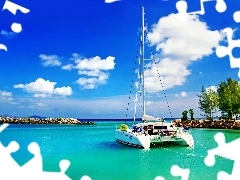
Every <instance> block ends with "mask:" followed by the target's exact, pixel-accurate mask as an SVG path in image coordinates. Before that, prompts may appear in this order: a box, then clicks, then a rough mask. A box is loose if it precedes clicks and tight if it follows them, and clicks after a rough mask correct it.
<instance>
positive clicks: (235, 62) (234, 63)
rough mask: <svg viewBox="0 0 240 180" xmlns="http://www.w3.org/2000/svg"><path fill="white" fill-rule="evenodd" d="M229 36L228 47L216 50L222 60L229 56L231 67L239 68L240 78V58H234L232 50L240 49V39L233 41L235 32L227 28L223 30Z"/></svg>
mask: <svg viewBox="0 0 240 180" xmlns="http://www.w3.org/2000/svg"><path fill="white" fill-rule="evenodd" d="M223 32H224V33H226V35H227V41H228V46H218V47H217V48H216V55H217V56H218V57H220V58H222V57H225V56H227V55H228V56H229V61H230V67H231V68H239V71H238V77H239V78H240V58H235V57H233V54H232V50H233V48H235V47H240V39H237V40H233V39H232V37H233V30H232V28H229V27H228V28H225V29H224V30H223Z"/></svg>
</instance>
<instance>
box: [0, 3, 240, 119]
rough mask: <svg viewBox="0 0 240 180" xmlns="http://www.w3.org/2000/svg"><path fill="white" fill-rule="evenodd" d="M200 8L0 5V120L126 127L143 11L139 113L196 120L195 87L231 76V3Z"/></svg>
mask: <svg viewBox="0 0 240 180" xmlns="http://www.w3.org/2000/svg"><path fill="white" fill-rule="evenodd" d="M221 2H225V5H226V6H225V8H224V4H221ZM201 3H202V2H201V1H200V0H195V1H194V2H193V1H190V0H188V1H181V2H180V3H179V1H177V0H138V1H136V0H121V1H111V0H108V1H106V2H105V1H104V0H68V1H58V2H57V3H56V1H51V0H48V1H46V0H41V1H36V0H35V1H27V0H12V1H5V0H0V7H2V11H1V14H0V18H1V21H0V65H1V68H0V78H1V80H0V114H9V115H11V116H17V117H28V116H32V115H39V116H44V117H73V118H80V119H81V118H83V119H86V118H97V119H105V118H107V119H111V118H113V119H115V118H133V112H134V102H135V101H136V100H135V91H136V89H135V82H136V81H137V73H136V71H137V69H138V67H137V64H138V63H136V62H137V61H138V60H137V58H136V56H138V52H139V38H140V30H141V25H142V24H141V22H142V19H141V18H142V14H141V13H142V6H144V10H145V30H146V43H145V58H150V57H151V56H152V57H154V61H147V60H146V63H145V65H146V67H145V77H146V79H145V87H146V113H147V114H149V115H154V116H158V117H176V118H180V117H181V116H182V112H183V111H184V110H189V109H193V110H194V112H195V114H194V117H201V114H203V112H200V110H199V108H198V106H199V105H198V97H197V95H196V94H200V91H201V89H202V86H204V87H205V88H208V87H210V86H217V84H219V83H220V82H222V81H226V79H227V78H229V77H232V78H233V79H234V80H237V81H239V76H238V71H239V68H238V67H240V63H238V61H237V60H238V58H239V57H240V51H239V49H238V47H240V43H239V41H236V40H238V39H239V38H240V29H239V25H240V18H238V17H239V14H238V13H235V12H237V11H240V3H239V2H237V1H232V0H225V1H215V0H213V1H207V2H203V6H202V7H203V8H201ZM216 5H217V6H216ZM184 7H185V12H184ZM216 7H217V8H216ZM16 9H18V10H16ZM234 14H235V15H234ZM226 28H227V29H226ZM231 31H232V35H231ZM232 39H233V40H232ZM234 40H235V41H234ZM228 43H230V44H228ZM219 46H220V48H219ZM228 47H230V48H228ZM151 53H152V55H151ZM228 54H231V55H230V56H228ZM229 57H231V58H229ZM230 59H231V61H230ZM230 62H231V63H230ZM238 64H239V65H238ZM160 80H161V81H160ZM161 83H162V84H161ZM163 90H164V91H163ZM140 99H141V98H140V97H139V98H138V100H140ZM168 106H169V107H168ZM137 110H138V114H137V117H140V116H141V110H140V104H139V102H138V103H137ZM215 115H217V114H215Z"/></svg>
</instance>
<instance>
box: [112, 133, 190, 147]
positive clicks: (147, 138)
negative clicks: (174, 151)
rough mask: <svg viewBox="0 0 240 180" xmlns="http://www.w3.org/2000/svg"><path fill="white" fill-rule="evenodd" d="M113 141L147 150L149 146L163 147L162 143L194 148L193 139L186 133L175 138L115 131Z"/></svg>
mask: <svg viewBox="0 0 240 180" xmlns="http://www.w3.org/2000/svg"><path fill="white" fill-rule="evenodd" d="M115 139H116V141H117V142H120V143H122V144H125V145H129V146H134V147H141V148H144V149H149V148H150V146H151V145H163V144H164V143H173V144H177V145H185V146H190V147H192V148H193V147H194V140H193V137H192V135H190V134H189V133H188V132H182V133H179V134H176V136H172V135H171V136H162V135H149V134H144V133H138V132H133V131H132V129H128V130H127V131H122V130H120V129H116V134H115Z"/></svg>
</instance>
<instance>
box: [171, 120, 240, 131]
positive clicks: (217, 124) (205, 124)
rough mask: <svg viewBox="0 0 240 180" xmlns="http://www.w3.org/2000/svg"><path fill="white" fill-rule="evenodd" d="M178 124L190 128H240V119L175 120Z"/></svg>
mask: <svg viewBox="0 0 240 180" xmlns="http://www.w3.org/2000/svg"><path fill="white" fill-rule="evenodd" d="M173 123H174V124H175V125H176V126H185V127H189V128H210V129H240V121H238V120H237V121H236V120H204V119H201V120H186V121H181V120H173Z"/></svg>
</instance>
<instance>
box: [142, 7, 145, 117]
mask: <svg viewBox="0 0 240 180" xmlns="http://www.w3.org/2000/svg"><path fill="white" fill-rule="evenodd" d="M141 39H142V42H141V51H142V54H141V60H142V86H143V91H142V93H143V107H142V108H143V109H142V111H143V115H145V84H144V7H143V6H142V38H141Z"/></svg>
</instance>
